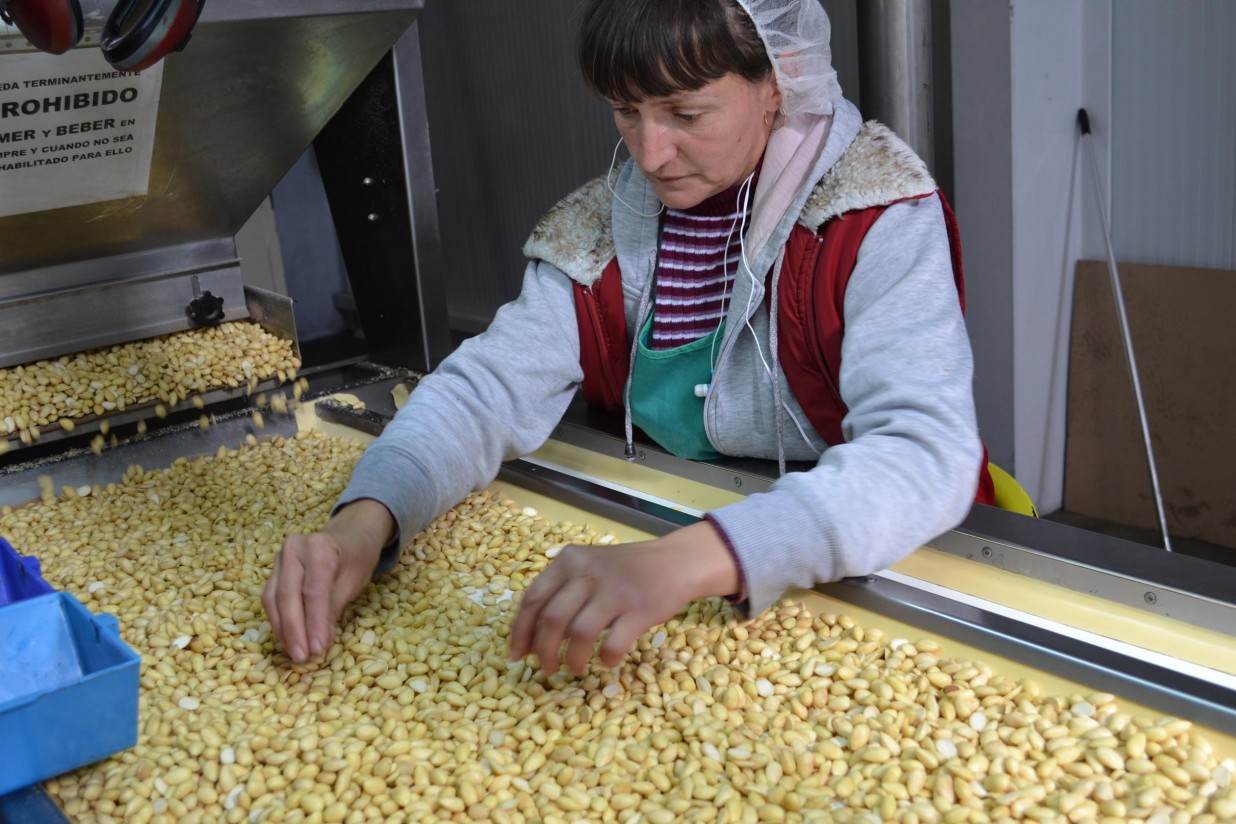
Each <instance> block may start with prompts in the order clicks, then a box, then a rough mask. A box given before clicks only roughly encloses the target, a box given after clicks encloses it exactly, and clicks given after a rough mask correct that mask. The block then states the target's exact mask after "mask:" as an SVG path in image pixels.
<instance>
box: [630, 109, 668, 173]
mask: <svg viewBox="0 0 1236 824" xmlns="http://www.w3.org/2000/svg"><path fill="white" fill-rule="evenodd" d="M650 120H651V119H648V120H645V121H644V122H643V123H641V124H640V128H639V135H638V137H637V140H638V141H639V149H638V155H637V160H638V162H639V165H640V168H641V169H643V170H644V171H645V172H655V171H657V170H658V169H661V168H662V167H664V166H665V164H666V163H668V162H669V161H671V160H673V158H674V155H675V154H676V152H677V146H676V144H675V143H674V135H673V132H672V130H671V129H667V128H665V126H663V125H661V124H659V123H655V122H650Z"/></svg>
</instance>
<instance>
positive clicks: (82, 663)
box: [0, 592, 141, 795]
mask: <svg viewBox="0 0 1236 824" xmlns="http://www.w3.org/2000/svg"><path fill="white" fill-rule="evenodd" d="M140 666H141V658H140V657H139V656H138V655H137V653H135V652H134V651H133V650H132V649H130V648H129V647H128V646H127V645H126V644H125V643H124V642H123V641H122V640H121V639H120V627H119V623H118V622H117V621H116V619H115V617H113V616H111V615H94V614H92V613H91V612H90V611H89V610H87V609H86V608H85V607H84V606H82V604H81V602H80V601H78V600H77V599H76V598H74V597H73V596H72V595H70V594H68V593H67V592H54V593H52V594H50V595H38V596H35V597H33V598H27V599H25V600H22V601H18V602H15V603H11V604H9V605H8V606H6V607H3V608H0V672H2V673H3V677H0V795H4V794H5V793H7V792H10V791H12V790H16V789H18V788H20V787H25V786H27V785H30V784H34V783H35V782H38V781H42V780H44V779H46V778H51V777H52V776H55V775H60V774H61V773H65V772H69V771H70V770H74V769H77V768H78V767H81V766H83V765H85V764H90V763H92V762H94V761H98V760H99V759H101V758H106V757H107V756H109V755H112V754H113V753H116V752H119V751H121V750H124V749H128V748H129V747H131V746H133V745H134V744H136V743H137V698H138V683H139V676H140V673H139V667H140Z"/></svg>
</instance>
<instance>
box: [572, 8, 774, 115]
mask: <svg viewBox="0 0 1236 824" xmlns="http://www.w3.org/2000/svg"><path fill="white" fill-rule="evenodd" d="M578 49H579V67H580V71H581V72H583V75H584V80H585V82H587V83H588V85H589V86H590V87H591V88H592V90H593V91H594V92H596V93H597V94H598V95H600V96H601V97H603V98H605V99H607V100H621V101H639V100H644V99H647V98H649V97H665V96H668V95H671V94H674V93H676V92H681V91H694V90H696V89H699V88H702V87H703V86H705V85H707V84H708V83H711V82H712V81H714V80H718V79H720V78H722V77H724V76H725V75H727V74H730V73H733V74H737V75H738V76H740V77H742V78H744V79H745V80H748V81H750V82H753V83H754V82H759V81H761V80H764V79H765V78H767V77H768V75H769V74H770V73H771V72H772V63H770V62H769V60H768V53H767V52H766V51H765V49H764V42H763V41H762V40H761V39H760V36H759V33H758V32H757V31H756V29H755V24H754V23H752V22H751V18H750V17H749V16H748V15H747V13H746V12H745V11H743V9H742V7H740V6H739V5H738V4H737V3H736V2H734V0H589V2H588V4H587V6H586V7H585V9H584V14H583V19H582V21H581V23H580V26H579V39H578Z"/></svg>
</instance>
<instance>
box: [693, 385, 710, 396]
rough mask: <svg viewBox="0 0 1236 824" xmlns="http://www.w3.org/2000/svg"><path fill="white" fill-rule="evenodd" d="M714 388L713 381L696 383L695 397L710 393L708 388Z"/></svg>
mask: <svg viewBox="0 0 1236 824" xmlns="http://www.w3.org/2000/svg"><path fill="white" fill-rule="evenodd" d="M709 389H712V384H711V383H697V384H696V385H695V397H697V398H702V397H704V396H705V395H707V394H708V390H709Z"/></svg>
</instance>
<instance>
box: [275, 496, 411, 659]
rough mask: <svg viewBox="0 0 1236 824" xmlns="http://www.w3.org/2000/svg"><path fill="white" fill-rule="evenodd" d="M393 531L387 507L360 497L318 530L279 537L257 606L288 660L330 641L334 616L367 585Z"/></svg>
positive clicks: (322, 649)
mask: <svg viewBox="0 0 1236 824" xmlns="http://www.w3.org/2000/svg"><path fill="white" fill-rule="evenodd" d="M394 532H395V519H394V517H393V516H392V515H391V513H390V510H388V509H387V508H386V507H385V506H383V505H382V504H380V503H378V502H377V501H375V500H372V499H368V498H365V499H362V500H359V501H354V502H353V503H350V504H348V505H347V506H345V507H344V508H343V509H341V510H339V512H338V513H336V514H335V517H333V518H331V519H330V521H328V522H327V523H326V525H325V526H324V527H322V530H321V531H320V532H314V533H312V534H310V535H289V536H287V538H285V539H284V541H283V548H282V549H281V550H280V551H279V554H278V555H277V556H275V568H274V570H272V571H271V575H270V580H269V581H267V583H266V589H265V590H263V591H262V607H263V609H265V610H266V615H267V616H268V617H269V618H270V626H271V630H272V631H273V632H274V635H275V638H276V639H277V640H278V641H279V643H280V644H282V645H283V648H284V649H285V650H286V651H287V653H288V655H289V656H291V658H292V660H293V661H296V662H297V663H299V662H302V661H304V660H306V659H307V658H309V657H310V656H317V655H321V654H322V653H323V652H325V651H326V649H327V648H328V647H330V645H331V644H332V643H334V640H335V626H336V625H337V624H338V623H339V616H340V615H342V614H343V610H344V607H346V606H347V605H348V604H350V603H352V601H353V599H355V598H356V596H357V595H359V594H360V593H361V591H362V590H364V589H365V587H366V586H367V585H368V584H369V580H370V578H372V577H373V571H374V569H375V568H377V565H378V559H379V557H380V556H381V553H382V547H384V546H386V544H387V543H388V542H389V541H390V539H391V536H392V535H393V534H394Z"/></svg>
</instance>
